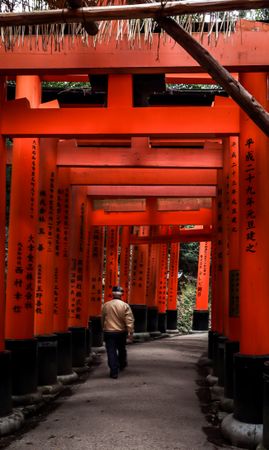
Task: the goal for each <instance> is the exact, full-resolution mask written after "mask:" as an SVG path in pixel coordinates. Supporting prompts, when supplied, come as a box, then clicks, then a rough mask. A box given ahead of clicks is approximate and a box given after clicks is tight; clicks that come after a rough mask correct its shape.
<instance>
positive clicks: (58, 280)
mask: <svg viewBox="0 0 269 450" xmlns="http://www.w3.org/2000/svg"><path fill="white" fill-rule="evenodd" d="M70 214H71V186H70V180H69V171H65V172H62V173H60V175H59V171H58V174H57V197H56V211H55V239H54V244H55V247H54V248H55V262H54V294H53V299H54V308H53V330H54V333H55V334H56V335H57V338H58V376H59V377H60V380H61V379H62V380H63V381H65V380H66V379H69V378H70V377H72V375H73V373H72V334H71V332H70V331H68V295H69V276H68V275H69V250H70Z"/></svg>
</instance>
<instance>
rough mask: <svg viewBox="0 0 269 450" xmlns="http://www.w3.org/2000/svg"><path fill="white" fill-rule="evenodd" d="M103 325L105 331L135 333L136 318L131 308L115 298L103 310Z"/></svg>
mask: <svg viewBox="0 0 269 450" xmlns="http://www.w3.org/2000/svg"><path fill="white" fill-rule="evenodd" d="M102 325H103V330H104V331H114V332H119V331H127V332H128V334H131V333H133V332H134V316H133V313H132V310H131V308H130V306H129V305H128V304H127V303H125V302H123V301H122V300H119V299H115V298H114V299H112V300H110V301H108V302H107V303H105V304H104V306H103V310H102Z"/></svg>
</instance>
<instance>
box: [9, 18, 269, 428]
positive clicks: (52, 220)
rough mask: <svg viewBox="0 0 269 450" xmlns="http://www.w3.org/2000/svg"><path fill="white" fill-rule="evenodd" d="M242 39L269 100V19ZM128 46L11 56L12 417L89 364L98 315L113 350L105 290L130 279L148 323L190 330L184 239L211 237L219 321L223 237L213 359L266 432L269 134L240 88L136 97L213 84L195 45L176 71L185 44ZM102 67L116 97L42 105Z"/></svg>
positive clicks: (241, 60) (237, 65)
mask: <svg viewBox="0 0 269 450" xmlns="http://www.w3.org/2000/svg"><path fill="white" fill-rule="evenodd" d="M241 34H242V35H241V36H240V37H238V34H237V35H236V36H235V37H233V38H231V39H233V40H232V41H231V42H232V44H233V52H231V51H230V47H229V46H228V45H227V43H225V40H220V43H219V44H218V46H219V47H218V46H216V48H215V49H214V52H215V53H216V54H217V56H218V59H219V60H220V61H221V63H222V64H223V65H225V66H226V67H228V68H229V69H230V70H231V71H233V72H235V77H238V78H239V80H240V82H241V83H242V85H243V86H244V87H245V88H246V89H247V90H248V91H249V92H251V93H252V94H253V95H254V96H255V97H256V98H257V99H258V101H259V102H260V103H261V104H262V105H263V107H264V108H265V109H268V96H267V92H268V88H267V70H268V63H269V61H268V55H267V54H266V52H265V51H264V46H263V45H262V43H263V42H266V38H267V34H268V28H266V26H264V28H262V29H260V28H259V27H258V26H256V27H253V30H252V29H251V27H249V28H246V30H245V31H244V29H243V31H242V30H241ZM258 41H259V42H261V45H260V47H257V42H258ZM227 42H229V41H227ZM155 44H156V46H157V45H158V44H157V40H156V43H155ZM122 45H123V44H122ZM253 49H255V52H254V53H253V54H251V55H252V56H251V57H250V56H249V54H250V51H251V50H253ZM76 50H78V49H76ZM94 52H96V53H94ZM120 52H121V48H120V46H119V48H118V49H117V51H114V53H109V51H108V50H107V49H106V50H102V46H101V48H100V49H97V50H96V49H94V50H93V49H90V48H87V49H86V50H85V48H83V49H82V50H81V51H80V53H79V52H78V51H77V52H76V53H75V55H76V57H74V50H73V49H71V50H69V51H66V52H64V53H61V54H59V55H58V54H56V52H52V53H51V54H46V53H44V54H42V61H41V59H40V58H39V55H38V56H37V55H36V54H32V55H31V52H28V49H27V50H25V49H24V50H23V49H21V48H19V49H16V48H15V49H13V52H12V53H7V56H6V57H5V58H2V60H0V69H1V73H2V74H3V75H2V76H1V78H0V108H1V109H0V132H1V142H0V145H1V148H0V158H1V164H0V171H1V174H0V192H1V196H0V198H1V199H0V202H1V205H0V206H1V208H0V237H1V239H0V245H1V261H0V264H1V270H0V289H1V304H0V308H1V309H0V344H1V353H0V364H1V368H2V370H1V371H0V372H1V375H0V376H1V380H2V386H4V389H3V390H1V391H0V392H1V397H2V401H1V403H0V408H1V409H0V412H1V415H2V416H8V415H10V413H11V411H12V404H11V393H12V396H13V401H14V402H17V403H18V402H19V403H21V402H24V401H38V399H39V398H40V390H37V385H38V384H39V385H42V386H43V387H44V386H45V388H44V389H47V386H48V385H50V386H56V385H57V379H58V380H59V379H60V380H61V381H63V382H65V380H66V379H67V378H68V380H70V377H71V378H72V376H73V369H72V366H83V365H84V360H85V356H86V353H85V352H86V348H87V334H88V333H89V331H88V330H89V327H88V322H89V318H90V323H91V326H90V329H91V331H92V334H93V341H94V342H95V343H99V344H100V343H101V342H100V336H101V327H100V313H101V304H102V294H103V284H104V300H105V301H106V300H108V299H109V297H110V295H111V288H112V286H113V285H115V284H118V283H119V284H121V285H123V288H124V289H125V294H126V296H125V301H127V300H128V301H129V302H130V304H131V305H132V308H133V311H134V314H135V317H136V332H138V333H146V332H148V331H150V332H153V333H154V332H158V331H160V330H161V331H165V330H166V329H167V328H168V329H170V330H171V329H172V330H173V329H176V327H177V288H178V257H179V245H180V242H200V243H201V244H200V249H201V255H200V256H201V258H200V259H199V268H198V290H197V294H198V295H197V299H198V301H197V304H196V311H195V315H194V322H195V323H196V324H197V327H198V328H199V327H201V326H202V327H203V326H204V325H203V324H204V321H205V322H207V318H208V311H207V310H208V308H207V299H208V280H209V261H210V256H209V255H210V248H211V244H212V305H211V331H210V332H209V356H210V357H211V358H212V359H213V368H214V373H215V374H216V375H218V377H219V384H220V385H224V392H225V396H226V397H227V398H229V399H233V400H234V416H233V418H234V419H235V420H237V421H239V422H243V423H248V424H251V425H253V426H254V430H255V432H253V435H254V434H255V433H256V431H257V427H258V426H259V427H261V426H262V422H263V419H262V408H263V406H262V405H263V400H264V396H263V394H262V384H263V382H262V374H263V370H264V369H263V367H264V362H266V361H267V360H268V359H269V357H268V355H269V348H268V346H269V334H268V319H267V318H268V313H269V302H268V294H269V277H268V273H267V272H268V270H267V268H268V262H269V261H268V259H269V248H268V246H269V239H268V221H269V211H268V209H269V202H268V196H269V183H268V170H269V164H268V138H267V137H266V136H265V134H264V133H263V132H262V131H261V130H260V129H259V128H258V127H257V125H255V124H254V123H253V122H252V121H251V119H249V117H248V116H247V115H246V114H245V113H244V112H243V111H242V110H241V109H240V108H239V107H238V105H237V104H236V103H234V102H233V101H232V100H231V99H230V98H227V97H218V96H215V98H214V101H213V102H212V104H210V105H209V106H158V105H157V106H142V107H136V106H134V105H133V74H137V73H147V74H154V73H156V72H157V73H158V74H160V73H162V74H163V76H164V77H165V79H166V82H167V83H173V82H178V83H179V82H180V81H184V82H187V83H198V82H200V83H201V82H203V83H208V82H210V83H211V82H212V80H211V79H210V78H209V77H208V76H207V75H204V74H202V75H201V74H196V72H199V71H200V72H202V69H201V68H199V67H197V65H195V64H193V62H192V61H190V58H189V57H188V56H186V54H185V53H182V54H181V59H180V61H181V63H180V65H179V66H177V65H175V61H174V57H175V54H176V56H177V58H178V50H174V47H172V46H171V48H170V47H169V48H166V49H165V48H163V46H162V44H160V54H159V60H158V62H156V61H155V60H154V61H153V60H152V55H151V51H150V50H146V49H143V51H142V56H141V54H139V52H137V51H136V52H135V56H136V57H135V58H132V57H131V55H130V54H129V55H127V56H128V58H127V56H126V52H127V49H126V47H125V48H124V56H122V54H121V53H120ZM231 53H232V55H231ZM25 54H26V55H27V56H26V57H25ZM85 54H86V55H87V56H88V60H86V58H85ZM96 54H98V58H95V59H94V57H95V56H96ZM93 55H94V57H93V58H92V59H91V58H90V56H93ZM115 58H116V59H115ZM115 61H116V62H115ZM130 61H132V63H131V62H130ZM145 61H146V62H145ZM177 61H178V59H177ZM96 64H98V65H99V66H98V67H96ZM91 72H92V73H100V74H106V75H107V79H108V88H107V103H106V105H105V106H104V105H102V106H100V105H99V106H98V105H97V106H96V105H95V106H94V107H93V106H92V105H88V106H87V107H85V105H84V107H81V105H74V104H73V105H70V104H69V105H65V107H59V103H58V102H57V101H56V100H52V101H50V102H49V103H42V97H41V94H42V92H41V87H42V86H41V81H42V80H46V79H47V80H48V79H49V80H54V81H57V80H59V79H62V80H66V81H70V80H77V79H79V80H82V81H83V80H85V74H86V73H87V74H88V73H91ZM175 72H177V73H175ZM73 74H75V75H73ZM7 77H10V78H12V79H13V78H14V77H16V99H15V100H9V101H7V97H6V86H7ZM87 77H88V75H87ZM119 93H120V95H119ZM141 95H142V94H141ZM7 138H9V139H10V138H12V146H9V145H6V142H7V141H6V140H7ZM7 164H11V165H12V183H11V194H10V213H9V225H8V262H7V271H6V269H5V246H6V241H5V227H6V195H5V187H6V186H5V172H6V165H7ZM105 231H106V232H105ZM119 249H120V252H119ZM119 253H120V257H119ZM104 262H105V275H104V277H103V273H104V271H103V266H104ZM167 272H168V274H169V276H168V277H167ZM103 278H104V279H103ZM203 289H204V293H205V295H204V297H203V295H200V294H201V293H202V291H203ZM147 317H148V320H147ZM166 321H168V324H167V325H166ZM201 323H202V325H201ZM148 327H149V330H148ZM195 327H196V326H195ZM98 341H99V342H98ZM72 349H73V359H72V353H71V352H72ZM6 350H9V351H6ZM10 355H12V360H11V359H10ZM57 355H58V356H57ZM10 361H12V362H10ZM59 375H60V378H59ZM57 376H58V378H57ZM66 377H67V378H66ZM250 383H251V386H252V390H251V391H250V389H249V385H250ZM259 430H260V428H259ZM256 434H257V433H256Z"/></svg>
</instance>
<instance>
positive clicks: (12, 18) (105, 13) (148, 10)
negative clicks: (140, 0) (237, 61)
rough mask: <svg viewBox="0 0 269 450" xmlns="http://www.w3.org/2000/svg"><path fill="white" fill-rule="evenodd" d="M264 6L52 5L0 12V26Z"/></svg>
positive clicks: (211, 2)
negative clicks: (37, 8)
mask: <svg viewBox="0 0 269 450" xmlns="http://www.w3.org/2000/svg"><path fill="white" fill-rule="evenodd" d="M266 7H268V0H207V1H204V0H188V1H170V2H167V3H160V2H158V3H150V4H149V3H148V4H134V5H123V6H102V7H101V6H100V7H97V6H95V7H89V8H73V9H66V8H65V9H54V10H46V11H32V12H19V13H2V14H0V27H6V26H19V25H42V24H52V23H83V22H89V21H102V20H118V19H119V20H121V19H144V18H156V17H166V16H177V15H182V14H195V13H206V12H212V11H213V12H214V11H234V10H247V9H257V8H266Z"/></svg>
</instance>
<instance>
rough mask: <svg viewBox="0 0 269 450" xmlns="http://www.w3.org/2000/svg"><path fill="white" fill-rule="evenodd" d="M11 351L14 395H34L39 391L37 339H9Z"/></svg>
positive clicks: (7, 345)
mask: <svg viewBox="0 0 269 450" xmlns="http://www.w3.org/2000/svg"><path fill="white" fill-rule="evenodd" d="M6 348H7V350H10V351H11V355H12V356H11V362H12V364H11V367H12V395H15V396H21V395H27V394H32V393H34V392H36V390H37V374H38V371H37V339H34V338H33V339H7V340H6Z"/></svg>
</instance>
